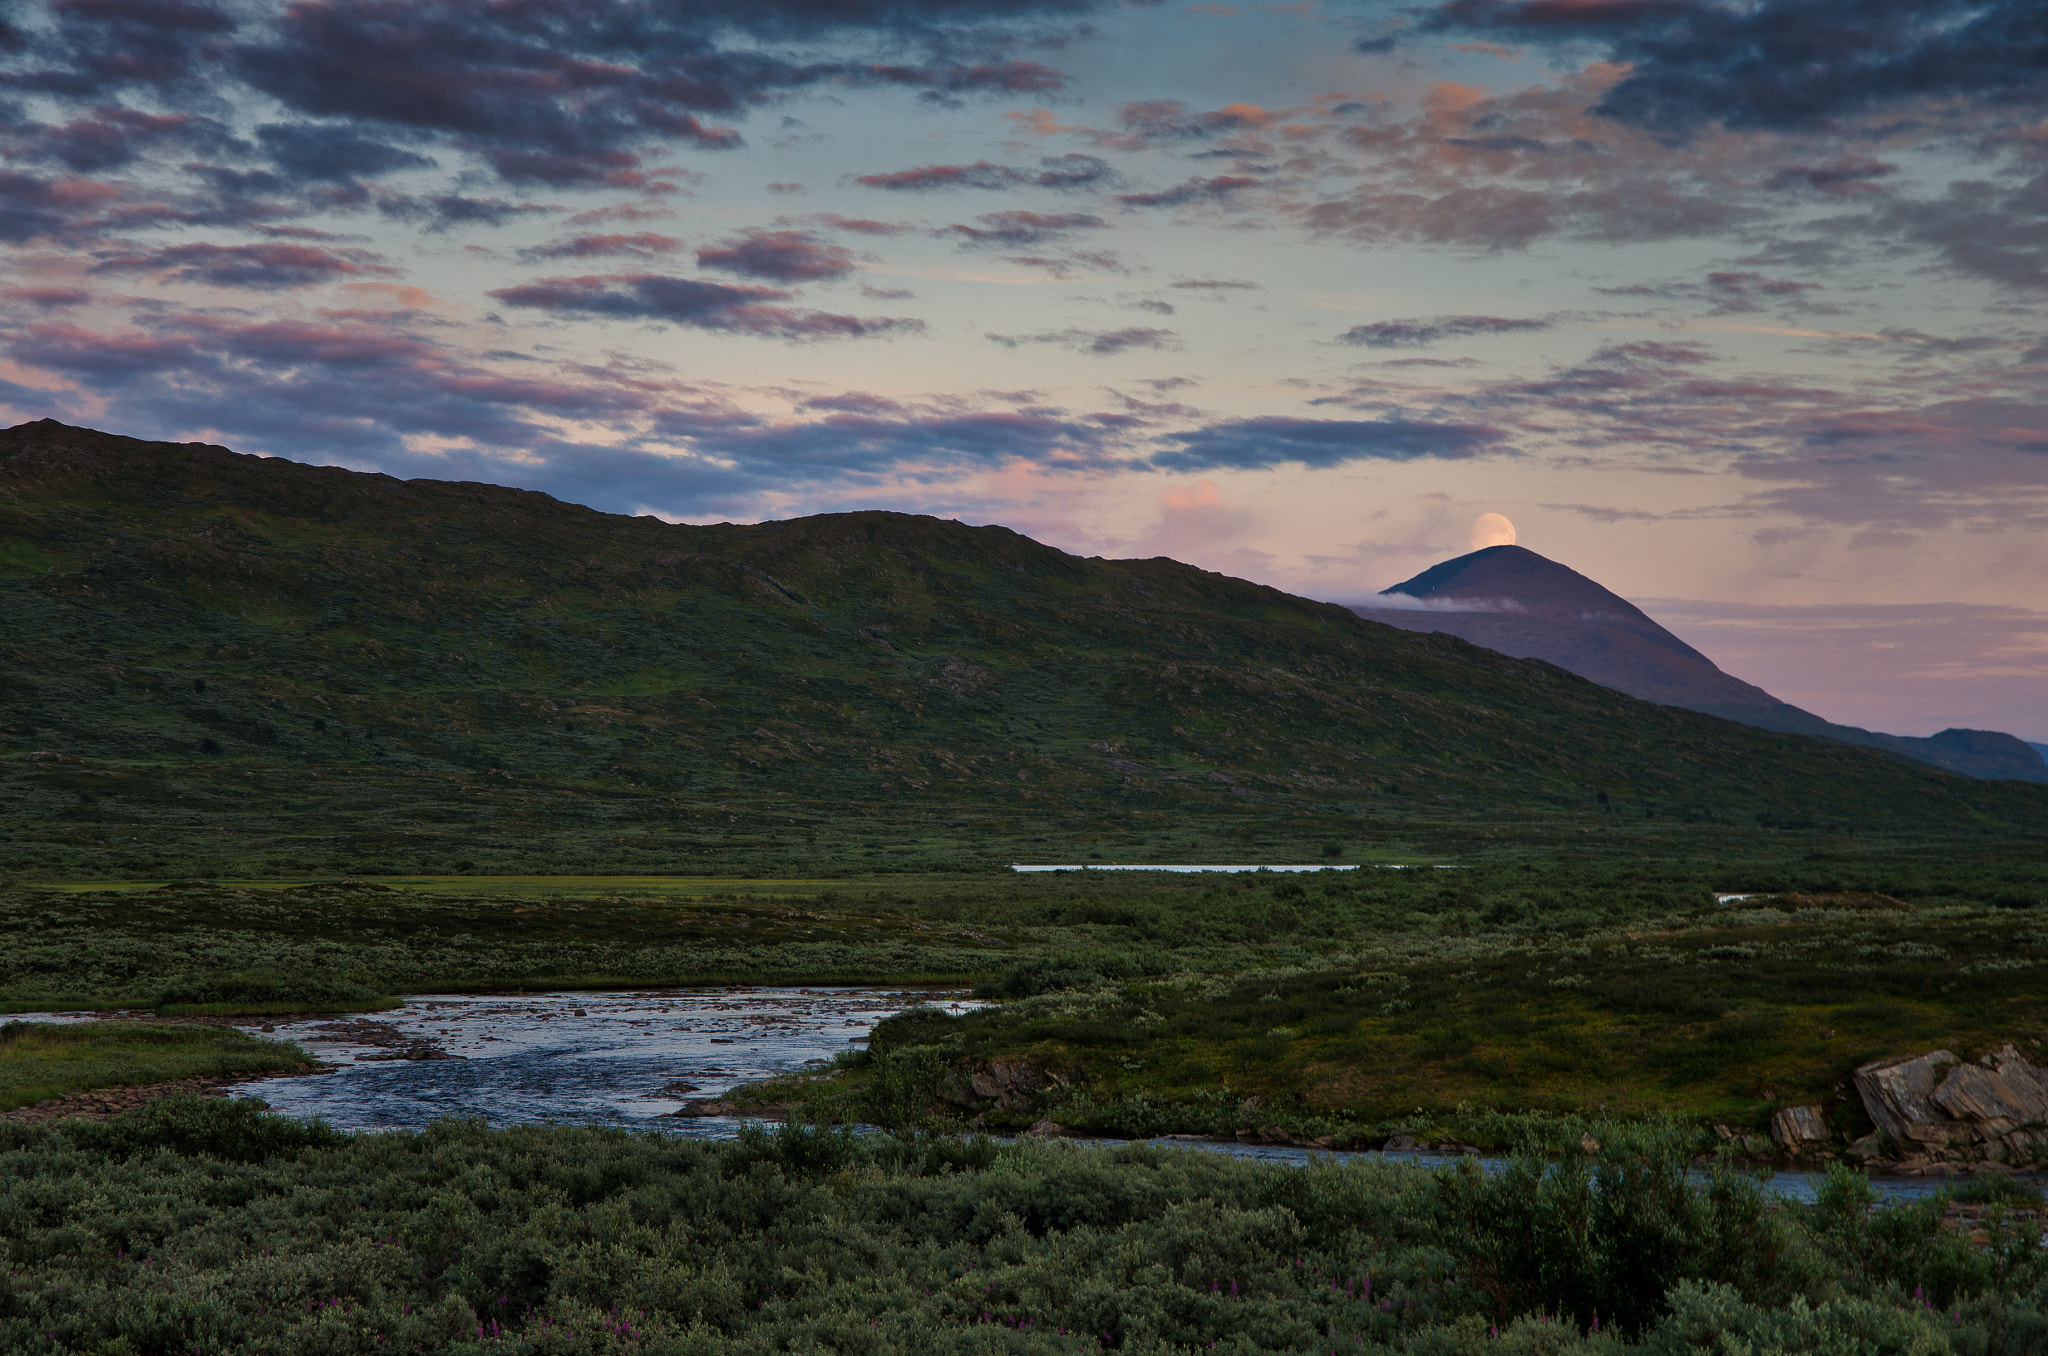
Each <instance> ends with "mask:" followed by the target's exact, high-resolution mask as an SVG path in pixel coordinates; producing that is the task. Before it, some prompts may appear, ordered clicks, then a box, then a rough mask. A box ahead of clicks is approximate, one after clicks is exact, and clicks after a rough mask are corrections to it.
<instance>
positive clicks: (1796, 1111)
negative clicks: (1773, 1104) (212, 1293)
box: [1771, 1106, 1828, 1154]
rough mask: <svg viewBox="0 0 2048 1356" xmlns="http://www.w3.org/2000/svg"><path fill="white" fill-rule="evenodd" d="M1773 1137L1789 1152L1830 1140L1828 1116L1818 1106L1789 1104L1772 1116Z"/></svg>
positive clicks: (1793, 1152)
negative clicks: (1822, 1113)
mask: <svg viewBox="0 0 2048 1356" xmlns="http://www.w3.org/2000/svg"><path fill="white" fill-rule="evenodd" d="M1771 1139H1772V1141H1773V1142H1775V1143H1776V1144H1777V1146H1778V1147H1779V1148H1780V1149H1783V1150H1784V1151H1785V1152H1786V1153H1788V1154H1797V1153H1799V1152H1801V1151H1803V1150H1805V1149H1807V1148H1809V1147H1817V1146H1819V1145H1822V1144H1825V1143H1827V1141H1828V1123H1827V1118H1826V1117H1824V1116H1822V1115H1821V1114H1820V1108H1819V1107H1817V1106H1788V1107H1786V1108H1785V1109H1784V1110H1783V1111H1780V1112H1779V1113H1778V1114H1777V1115H1775V1116H1773V1117H1771Z"/></svg>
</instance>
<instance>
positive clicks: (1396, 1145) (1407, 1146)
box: [1380, 1135, 1416, 1154]
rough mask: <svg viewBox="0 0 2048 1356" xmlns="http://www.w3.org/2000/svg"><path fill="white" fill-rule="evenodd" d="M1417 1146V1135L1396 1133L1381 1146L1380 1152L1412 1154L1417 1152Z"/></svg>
mask: <svg viewBox="0 0 2048 1356" xmlns="http://www.w3.org/2000/svg"><path fill="white" fill-rule="evenodd" d="M1415 1148H1416V1145H1415V1136H1413V1135H1395V1136H1394V1137H1393V1138H1392V1139H1390V1140H1388V1141H1387V1142H1386V1143H1385V1144H1382V1145H1381V1146H1380V1152H1381V1153H1385V1154H1412V1153H1414V1152H1415Z"/></svg>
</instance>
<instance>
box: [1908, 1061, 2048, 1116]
mask: <svg viewBox="0 0 2048 1356" xmlns="http://www.w3.org/2000/svg"><path fill="white" fill-rule="evenodd" d="M1934 1104H1935V1105H1936V1106H1938V1107H1940V1108H1941V1109H1942V1110H1943V1111H1945V1112H1947V1113H1948V1114H1949V1115H1950V1116H1952V1117H1954V1118H1955V1119H1956V1120H1959V1121H1977V1122H1981V1123H1983V1125H1984V1127H1985V1129H1986V1131H1987V1132H1988V1133H1987V1138H1995V1137H1998V1136H2002V1135H2005V1134H2008V1133H2010V1132H2011V1131H2013V1130H2016V1129H2018V1128H2019V1127H2020V1126H2022V1125H2028V1124H2035V1123H2039V1122H2041V1121H2048V1074H2044V1073H2043V1072H2042V1071H2041V1070H2039V1069H2037V1068H2035V1067H2034V1066H2033V1065H2031V1064H2029V1063H2027V1061H2026V1060H2025V1059H2024V1058H2022V1057H2021V1055H2020V1052H2019V1051H2018V1050H2016V1049H2014V1048H2013V1046H2012V1045H2011V1044H2010V1043H2007V1044H2006V1045H2005V1046H2004V1047H2003V1048H2002V1049H2000V1050H1998V1051H1996V1052H1995V1053H1993V1054H1989V1055H1986V1056H1985V1057H1984V1059H1983V1062H1982V1063H1981V1064H1958V1065H1957V1066H1956V1067H1955V1068H1953V1069H1951V1070H1949V1074H1948V1077H1946V1078H1944V1079H1942V1080H1941V1086H1940V1087H1938V1088H1936V1089H1935V1090H1934Z"/></svg>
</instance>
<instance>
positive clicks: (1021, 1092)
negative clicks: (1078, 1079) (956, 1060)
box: [944, 1057, 1066, 1111]
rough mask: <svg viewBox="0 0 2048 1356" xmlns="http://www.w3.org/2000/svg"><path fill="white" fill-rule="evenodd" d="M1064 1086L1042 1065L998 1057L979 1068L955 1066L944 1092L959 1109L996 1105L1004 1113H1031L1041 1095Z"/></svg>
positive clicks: (1055, 1075) (1061, 1081)
mask: <svg viewBox="0 0 2048 1356" xmlns="http://www.w3.org/2000/svg"><path fill="white" fill-rule="evenodd" d="M1065 1086H1066V1079H1065V1078H1063V1077H1061V1076H1060V1075H1059V1074H1057V1073H1054V1072H1052V1071H1051V1070H1048V1069H1047V1068H1045V1067H1044V1066H1043V1065H1040V1064H1034V1063H1032V1062H1031V1061H1029V1060H1022V1059H1004V1058H1001V1057H998V1058H995V1059H992V1060H989V1061H988V1062H987V1063H985V1064H982V1065H980V1066H979V1067H975V1066H972V1065H969V1064H966V1063H965V1062H963V1063H961V1064H960V1065H957V1066H955V1068H954V1069H953V1071H952V1074H951V1076H950V1077H949V1078H948V1079H947V1080H946V1086H945V1090H944V1091H945V1097H946V1100H947V1101H949V1102H952V1103H954V1104H956V1105H959V1106H965V1107H983V1106H987V1105H989V1104H990V1103H994V1104H995V1106H996V1107H998V1108H999V1109H1001V1110H1003V1111H1028V1110H1031V1109H1032V1108H1033V1107H1035V1106H1037V1105H1038V1094H1040V1093H1041V1092H1044V1091H1046V1090H1047V1089H1048V1088H1054V1087H1065Z"/></svg>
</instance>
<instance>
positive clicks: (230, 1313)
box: [0, 1099, 2048, 1356]
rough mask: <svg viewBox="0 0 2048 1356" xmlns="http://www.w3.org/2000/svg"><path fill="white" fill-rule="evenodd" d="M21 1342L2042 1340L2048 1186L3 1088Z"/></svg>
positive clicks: (105, 1346) (1528, 1344) (9, 1326)
mask: <svg viewBox="0 0 2048 1356" xmlns="http://www.w3.org/2000/svg"><path fill="white" fill-rule="evenodd" d="M0 1181H4V1182H5V1183H6V1188H5V1190H4V1191H0V1252H4V1254H5V1271H4V1275H0V1349H4V1350H7V1351H23V1352H34V1351H43V1352H92V1353H129V1354H130V1356H139V1354H140V1353H160V1352H161V1353H168V1352H187V1351H191V1350H194V1349H197V1350H201V1351H205V1352H208V1353H222V1354H223V1356H242V1354H243V1353H247V1354H248V1356H255V1354H256V1353H262V1356H298V1354H299V1353H333V1352H377V1351H393V1350H395V1351H480V1352H501V1351H502V1352H531V1353H548V1354H549V1356H581V1353H612V1352H639V1353H645V1354H647V1356H653V1354H654V1353H713V1352H716V1353H731V1352H740V1353H747V1352H759V1353H769V1352H790V1351H805V1352H862V1353H872V1354H874V1356H883V1354H885V1353H888V1354H893V1353H904V1354H905V1356H911V1354H912V1353H914V1354H916V1356H928V1354H929V1353H963V1354H964V1353H975V1354H977V1356H979V1354H980V1353H988V1354H989V1356H995V1354H996V1353H1047V1354H1048V1356H1052V1354H1053V1353H1081V1352H1101V1351H1122V1352H1145V1353H1153V1352H1157V1353H1167V1352H1207V1351H1232V1352H1245V1353H1249V1352H1288V1351H1291V1352H1300V1353H1308V1352H1330V1351H1334V1352H1340V1353H1345V1356H1356V1354H1358V1353H1380V1352H1389V1353H1391V1352H1427V1353H1443V1354H1444V1356H1462V1354H1463V1353H1472V1356H1479V1354H1480V1353H1499V1352H1512V1353H1527V1354H1528V1356H1578V1354H1580V1353H1584V1354H1585V1356H1595V1354H1596V1353H1613V1356H1621V1353H1623V1352H1628V1351H1643V1352H1649V1353H1657V1354H1659V1356H1664V1354H1667V1353H1668V1354H1669V1356H1679V1354H1680V1353H1688V1354H1689V1353H1709V1352H1711V1353H1731V1352H1787V1353H1804V1352H1810V1353H1815V1356H1821V1354H1822V1353H1852V1352H1853V1353H1871V1354H1872V1356H1931V1354H1932V1353H1938V1352H1949V1351H1956V1352H1966V1353H1972V1354H1973V1356H1974V1354H1976V1353H1987V1354H1988V1353H1994V1352H1997V1353H2005V1352H2013V1353H2019V1352H2029V1351H2039V1350H2041V1349H2042V1347H2043V1345H2044V1344H2048V1311H2044V1307H2043V1299H2042V1296H2043V1293H2044V1292H2043V1286H2044V1283H2048V1252H2044V1250H2043V1249H2042V1248H2041V1247H2040V1246H2039V1235H2040V1221H2039V1214H2038V1211H2039V1208H2040V1197H2039V1193H2038V1192H2037V1191H2035V1190H2034V1189H2033V1188H2032V1187H2030V1186H2028V1185H2026V1184H2025V1183H2022V1182H2017V1181H2011V1180H2000V1181H1984V1182H1980V1183H1974V1184H1973V1187H1974V1190H1973V1192H1972V1193H1971V1194H1973V1195H1974V1196H1975V1197H1976V1198H1977V1204H1976V1206H1975V1207H1974V1208H1973V1209H1972V1210H1971V1213H1970V1228H1969V1230H1968V1231H1965V1230H1958V1229H1954V1228H1946V1227H1944V1222H1945V1217H1946V1216H1947V1215H1948V1214H1949V1213H1950V1212H1949V1210H1948V1206H1949V1202H1947V1201H1946V1200H1944V1199H1942V1198H1933V1199H1929V1200H1925V1201H1919V1202H1914V1203H1910V1204H1892V1205H1888V1206H1883V1207H1878V1208H1873V1206H1874V1202H1873V1198H1872V1196H1871V1193H1870V1190H1869V1188H1868V1186H1867V1185H1866V1184H1865V1183H1864V1182H1863V1180H1862V1179H1861V1178H1860V1177H1859V1176H1857V1175H1856V1174H1853V1173H1849V1172H1846V1171H1838V1172H1836V1173H1834V1174H1832V1175H1830V1176H1829V1177H1828V1178H1827V1179H1826V1181H1825V1183H1824V1184H1823V1185H1822V1187H1821V1190H1820V1192H1819V1196H1818V1200H1817V1201H1816V1202H1815V1203H1814V1204H1812V1205H1804V1206H1802V1205H1782V1204H1774V1203H1773V1202H1772V1201H1771V1200H1770V1199H1769V1198H1768V1197H1767V1196H1766V1195H1765V1193H1764V1192H1763V1190H1762V1189H1761V1187H1760V1185H1759V1183H1758V1182H1757V1181H1756V1180H1755V1179H1754V1178H1753V1177H1749V1176H1745V1175H1744V1174H1743V1173H1742V1172H1740V1171H1738V1170H1735V1169H1732V1168H1728V1167H1725V1166H1724V1167H1722V1168H1719V1169H1717V1170H1714V1171H1711V1172H1709V1173H1706V1174H1703V1175H1696V1176H1689V1175H1688V1173H1687V1162H1686V1159H1685V1157H1684V1155H1683V1154H1682V1153H1680V1152H1675V1151H1674V1149H1673V1147H1672V1146H1671V1145H1670V1144H1668V1143H1666V1142H1664V1140H1663V1138H1662V1137H1661V1136H1660V1134H1659V1132H1657V1131H1656V1130H1654V1129H1652V1128H1640V1127H1639V1128H1638V1129H1637V1130H1635V1131H1634V1132H1632V1133H1623V1134H1620V1135H1617V1136H1615V1137H1613V1138H1612V1139H1611V1140H1610V1142H1609V1143H1607V1144H1605V1145H1603V1146H1602V1148H1601V1152H1600V1154H1599V1155H1598V1156H1597V1157H1587V1156H1585V1155H1583V1154H1582V1155H1580V1156H1578V1157H1576V1158H1571V1159H1566V1160H1563V1161H1549V1160H1544V1159H1538V1158H1525V1159H1521V1160H1518V1161H1516V1162H1515V1163H1514V1164H1513V1165H1512V1166H1511V1167H1510V1168H1509V1170H1507V1171H1505V1172H1502V1173H1500V1174H1498V1175H1495V1176H1491V1177H1489V1176H1487V1175H1485V1174H1482V1173H1481V1172H1479V1171H1478V1170H1476V1168H1473V1167H1470V1166H1466V1167H1462V1168H1449V1169H1445V1170H1442V1171H1438V1172H1428V1171H1424V1170H1421V1169H1417V1168H1412V1167H1407V1166H1403V1165H1397V1164H1386V1163H1372V1162H1356V1163H1350V1164H1334V1163H1323V1164H1319V1165H1316V1166H1312V1167H1309V1168H1305V1169H1304V1168H1293V1167H1286V1166H1279V1165H1271V1164H1258V1163H1249V1162H1243V1161H1237V1160H1232V1159H1227V1158H1223V1157H1220V1156H1216V1155H1209V1154H1202V1153H1198V1152H1194V1151H1191V1150H1184V1149H1165V1148H1158V1147H1153V1146H1149V1145H1131V1146H1125V1147H1122V1148H1116V1149H1111V1150H1088V1149H1079V1148H1076V1147H1073V1146H1070V1145H1066V1144H1060V1143H1051V1144H1043V1143H1034V1142H1031V1141H1015V1142H1010V1143H998V1142H994V1141H990V1140H987V1139H974V1138H959V1137H936V1138H935V1137H930V1136H924V1135H916V1134H911V1135H903V1136H896V1137H889V1136H868V1137H860V1136H855V1135H852V1134H850V1133H846V1132H840V1131H833V1130H827V1129H820V1128H806V1127H793V1128H789V1129H785V1130H781V1131H777V1132H756V1133H751V1134H748V1135H746V1136H744V1137H742V1138H741V1139H740V1140H739V1141H738V1142H736V1143H733V1142H728V1143H708V1142H703V1141H691V1140H679V1139H676V1138H673V1137H667V1136H661V1135H654V1134H632V1133H626V1132H622V1131H613V1130H601V1129H578V1128H564V1127H548V1126H524V1127H518V1128H514V1129H508V1130H488V1129H485V1128H483V1127H482V1126H479V1125H475V1124H467V1123H463V1122H458V1121H443V1122H441V1123H438V1124H436V1125H434V1126H432V1127H429V1128H427V1129H425V1130H422V1131H419V1132H401V1133H390V1134H376V1135H356V1136H346V1135H341V1134H337V1133H335V1132H333V1131H331V1130H328V1129H326V1128H324V1127H322V1126H319V1125H317V1124H307V1123H304V1122H296V1121H290V1120H285V1119H283V1118H279V1117H274V1116H269V1115H266V1114H264V1113H261V1112H259V1111H256V1110H255V1109H254V1108H253V1107H251V1106H250V1105H249V1104H247V1103H224V1102H207V1101H202V1100H199V1099H179V1100H175V1101H162V1102H157V1103H154V1104H152V1105H150V1106H149V1107H147V1108H145V1109H143V1110H141V1111H139V1112H134V1113H130V1114H128V1115H126V1116H123V1117H121V1118H119V1119H116V1120H113V1121H107V1122H101V1123H75V1122H74V1123H52V1124H44V1125H37V1126H23V1125H6V1124H0Z"/></svg>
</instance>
